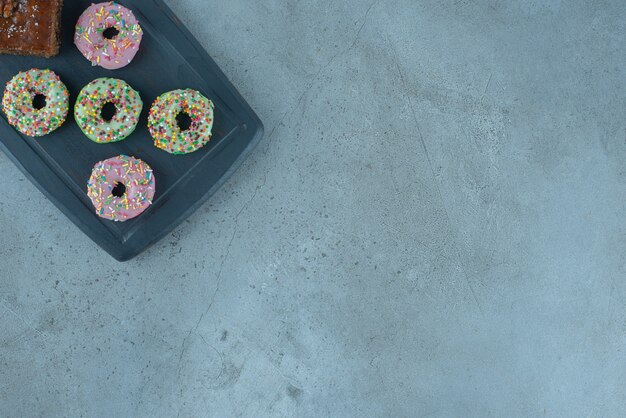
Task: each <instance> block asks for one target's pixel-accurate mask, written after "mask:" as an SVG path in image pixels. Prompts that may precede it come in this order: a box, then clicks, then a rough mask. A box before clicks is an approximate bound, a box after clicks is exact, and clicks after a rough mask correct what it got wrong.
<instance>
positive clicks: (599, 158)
mask: <svg viewBox="0 0 626 418" xmlns="http://www.w3.org/2000/svg"><path fill="white" fill-rule="evenodd" d="M168 4H169V5H170V6H171V7H172V9H173V10H174V11H175V12H176V13H177V14H178V16H179V17H180V19H181V21H183V22H184V23H185V24H186V25H188V27H189V29H190V31H191V32H192V33H193V34H194V35H195V36H197V37H198V39H199V40H200V41H201V43H202V44H203V45H204V46H205V47H206V49H207V51H208V52H209V53H210V54H211V55H212V56H213V57H214V58H215V60H216V61H217V62H218V64H219V65H220V66H221V67H222V68H223V70H224V71H225V73H226V74H227V75H228V77H229V78H230V79H231V80H232V81H233V83H234V84H235V85H236V86H237V87H238V88H239V89H240V91H241V93H242V94H243V96H244V97H245V98H246V99H247V100H248V101H249V102H250V104H251V105H252V106H253V107H254V108H255V109H256V110H257V112H258V113H259V115H260V117H261V118H262V120H263V121H264V123H265V125H266V136H265V139H264V140H263V142H262V143H261V145H260V146H259V148H257V150H256V151H255V152H254V154H253V155H252V156H251V158H250V159H249V160H248V161H247V162H246V163H245V164H244V166H243V167H242V168H241V170H239V171H238V172H237V174H236V175H235V176H234V177H233V178H232V179H231V180H230V181H229V182H228V183H227V184H226V186H225V187H224V188H223V189H222V190H221V191H220V192H219V193H217V194H216V195H215V196H214V198H212V199H211V200H210V202H209V203H208V204H206V205H205V206H204V207H202V208H201V210H199V211H198V212H197V213H196V214H194V215H193V216H192V217H191V218H189V220H187V221H186V222H185V223H184V224H183V225H182V226H181V227H179V228H178V229H177V230H176V231H175V232H173V233H172V234H171V235H169V236H168V237H167V238H166V239H164V240H163V241H161V242H160V243H159V244H158V245H156V246H155V247H153V248H152V249H150V250H149V251H148V252H146V253H144V254H143V255H141V256H140V257H139V258H137V259H135V260H133V261H131V262H128V263H125V264H120V263H117V262H115V261H114V260H113V259H111V258H110V257H109V256H108V255H107V254H105V253H104V252H103V251H101V250H100V249H99V248H97V247H96V245H94V244H93V243H92V242H91V241H90V240H89V239H88V238H87V237H86V236H84V235H83V234H82V233H81V232H80V231H79V230H78V229H77V228H76V227H75V226H74V225H73V224H71V223H70V222H69V221H68V220H67V219H66V218H65V217H64V216H63V215H62V214H61V213H60V212H59V211H58V210H57V209H56V208H55V207H54V206H53V205H52V204H51V203H49V202H48V201H47V200H46V199H45V198H44V197H43V196H42V195H41V194H40V193H39V192H38V191H37V190H36V189H35V187H34V186H32V185H31V184H30V183H29V182H28V180H26V179H25V178H24V176H23V175H22V174H21V173H20V172H19V171H18V169H17V168H16V167H14V165H13V164H12V163H11V162H10V161H9V160H8V158H6V157H5V156H4V155H0V177H1V178H2V182H1V184H0V191H1V193H2V199H0V237H1V238H0V277H1V279H0V416H2V417H36V416H41V417H81V416H82V417H131V416H133V417H175V416H179V417H236V416H245V417H264V416H276V417H292V416H293V417H325V416H333V417H416V416H419V417H425V416H433V417H453V416H475V417H487V416H493V417H504V416H506V417H513V416H519V417H535V416H550V417H561V416H562V417H622V416H624V415H626V392H625V391H624V387H625V386H626V359H625V355H626V347H625V344H626V280H625V279H626V206H625V196H626V125H625V118H626V99H625V97H626V87H625V73H624V68H625V60H626V59H625V56H626V55H625V47H626V41H625V39H626V37H625V36H624V33H625V27H624V26H625V19H624V16H625V14H626V3H624V1H623V0H600V1H595V2H589V1H583V0H572V1H561V0H542V1H538V0H524V1H522V0H478V1H469V0H424V1H411V0H375V1H372V0H343V1H335V2H333V1H326V0H310V1H299V0H267V1H255V0H228V1H214V0H168Z"/></svg>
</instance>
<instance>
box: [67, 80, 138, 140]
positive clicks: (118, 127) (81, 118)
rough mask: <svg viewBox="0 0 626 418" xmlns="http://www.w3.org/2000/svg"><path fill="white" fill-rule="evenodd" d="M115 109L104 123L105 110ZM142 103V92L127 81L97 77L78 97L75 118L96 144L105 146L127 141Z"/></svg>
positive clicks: (133, 128)
mask: <svg viewBox="0 0 626 418" xmlns="http://www.w3.org/2000/svg"><path fill="white" fill-rule="evenodd" d="M105 105H109V106H110V105H113V106H115V113H114V115H113V117H112V118H111V119H110V120H105V119H104V117H103V115H102V108H103V107H105ZM141 109H143V101H142V100H141V97H140V96H139V93H138V92H136V91H135V90H133V88H132V87H131V86H129V85H128V84H127V83H126V82H125V81H124V80H118V79H116V78H97V79H95V80H94V81H92V82H91V83H89V84H87V85H86V86H85V87H84V88H83V89H82V90H81V92H80V94H79V95H78V99H77V100H76V106H75V107H74V118H75V119H76V123H78V126H80V129H81V130H82V131H83V133H84V134H85V135H86V136H87V138H89V139H91V140H92V141H94V142H97V143H100V144H106V143H109V142H117V141H121V140H123V139H125V138H126V137H127V136H128V135H130V134H131V133H133V131H134V130H135V128H136V127H137V122H139V115H140V114H141Z"/></svg>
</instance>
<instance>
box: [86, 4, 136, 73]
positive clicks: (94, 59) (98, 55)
mask: <svg viewBox="0 0 626 418" xmlns="http://www.w3.org/2000/svg"><path fill="white" fill-rule="evenodd" d="M142 36H143V31H142V29H141V26H140V25H139V22H137V19H136V18H135V15H133V12H131V11H130V10H128V9H127V8H125V7H123V6H120V5H119V4H117V3H115V2H114V1H111V2H107V3H98V4H92V5H91V6H89V7H88V8H87V10H85V11H84V12H83V14H82V15H80V18H79V19H78V22H77V23H76V32H75V33H74V43H75V44H76V46H77V47H78V50H79V51H80V52H81V53H82V54H83V55H84V56H85V58H87V59H88V60H89V61H91V65H99V66H101V67H103V68H106V69H107V70H117V69H118V68H122V67H125V66H127V65H128V64H129V63H130V62H131V61H132V60H133V58H135V54H137V51H138V50H139V44H140V43H141V38H142Z"/></svg>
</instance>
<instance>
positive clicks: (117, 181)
mask: <svg viewBox="0 0 626 418" xmlns="http://www.w3.org/2000/svg"><path fill="white" fill-rule="evenodd" d="M155 185H156V181H155V179H154V173H153V172H152V169H151V168H150V166H149V165H148V164H146V163H144V162H143V161H141V160H140V159H138V158H134V157H129V156H127V155H120V156H118V157H114V158H109V159H108V160H104V161H100V162H99V163H97V164H96V165H95V166H94V168H93V171H92V172H91V178H90V179H89V183H88V184H87V195H88V196H89V198H90V199H91V202H92V203H93V205H94V207H95V208H96V214H97V215H98V216H100V217H101V218H104V219H109V220H112V221H118V222H124V221H127V220H129V219H132V218H135V217H137V216H139V215H141V214H142V213H143V211H145V210H146V209H147V208H148V207H149V206H150V205H151V204H152V199H153V198H154V191H155Z"/></svg>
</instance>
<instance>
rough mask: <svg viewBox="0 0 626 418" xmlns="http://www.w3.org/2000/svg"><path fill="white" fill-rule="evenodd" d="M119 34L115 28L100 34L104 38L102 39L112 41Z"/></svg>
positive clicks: (112, 27)
mask: <svg viewBox="0 0 626 418" xmlns="http://www.w3.org/2000/svg"><path fill="white" fill-rule="evenodd" d="M119 34H120V31H119V30H117V28H116V27H115V26H111V27H110V28H106V29H105V30H104V31H103V32H102V36H104V39H113V38H115V37H116V36H117V35H119Z"/></svg>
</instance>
